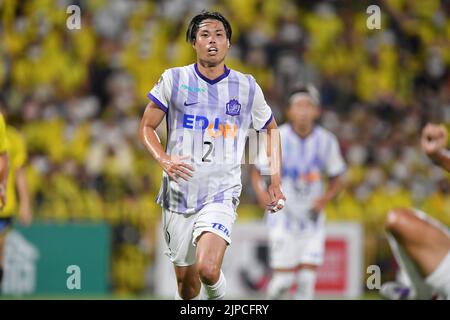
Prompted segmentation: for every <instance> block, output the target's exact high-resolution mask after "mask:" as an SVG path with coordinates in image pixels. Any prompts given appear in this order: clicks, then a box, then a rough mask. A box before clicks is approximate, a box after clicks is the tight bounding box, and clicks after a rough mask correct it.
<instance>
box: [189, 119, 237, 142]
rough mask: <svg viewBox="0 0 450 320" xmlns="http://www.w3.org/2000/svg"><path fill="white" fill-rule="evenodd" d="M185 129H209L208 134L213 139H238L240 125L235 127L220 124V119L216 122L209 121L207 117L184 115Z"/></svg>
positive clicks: (215, 120)
mask: <svg viewBox="0 0 450 320" xmlns="http://www.w3.org/2000/svg"><path fill="white" fill-rule="evenodd" d="M183 128H186V129H199V130H205V129H208V134H209V135H210V136H211V137H214V138H216V137H220V136H221V135H223V136H224V138H226V137H232V138H234V139H235V138H236V136H237V132H238V128H239V127H238V125H237V124H234V125H233V127H232V126H231V125H230V124H229V123H225V124H223V123H220V119H219V118H215V119H214V121H210V120H208V118H207V117H205V116H201V115H193V114H186V113H185V114H184V115H183Z"/></svg>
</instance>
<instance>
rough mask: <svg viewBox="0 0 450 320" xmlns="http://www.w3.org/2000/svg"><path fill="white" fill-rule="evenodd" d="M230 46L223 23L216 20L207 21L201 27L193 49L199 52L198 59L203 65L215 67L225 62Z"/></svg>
mask: <svg viewBox="0 0 450 320" xmlns="http://www.w3.org/2000/svg"><path fill="white" fill-rule="evenodd" d="M228 44H229V41H228V39H227V34H226V32H225V28H224V26H223V23H222V22H220V21H218V20H214V19H206V20H203V21H202V22H201V23H200V25H199V28H198V31H197V36H196V38H195V43H194V44H193V47H194V49H195V51H196V52H197V59H198V60H199V61H200V62H201V63H202V64H203V65H205V66H207V67H214V66H217V65H219V64H220V63H222V62H223V61H224V60H225V56H226V55H227V53H228Z"/></svg>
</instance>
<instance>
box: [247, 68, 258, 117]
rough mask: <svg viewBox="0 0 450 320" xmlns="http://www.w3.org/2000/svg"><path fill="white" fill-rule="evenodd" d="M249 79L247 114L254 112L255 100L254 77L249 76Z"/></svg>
mask: <svg viewBox="0 0 450 320" xmlns="http://www.w3.org/2000/svg"><path fill="white" fill-rule="evenodd" d="M247 79H248V85H249V88H250V89H249V91H248V101H247V105H246V109H245V113H246V114H249V113H251V111H252V108H253V101H254V98H255V88H256V85H255V79H253V77H251V76H247Z"/></svg>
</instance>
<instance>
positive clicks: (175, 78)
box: [170, 68, 180, 105]
mask: <svg viewBox="0 0 450 320" xmlns="http://www.w3.org/2000/svg"><path fill="white" fill-rule="evenodd" d="M172 77H173V85H172V94H171V96H170V104H171V105H174V104H175V103H176V101H177V97H178V91H179V82H180V69H178V68H176V69H172Z"/></svg>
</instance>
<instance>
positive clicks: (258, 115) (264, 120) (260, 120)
mask: <svg viewBox="0 0 450 320" xmlns="http://www.w3.org/2000/svg"><path fill="white" fill-rule="evenodd" d="M272 117H273V115H272V109H270V107H269V105H268V104H267V102H266V100H265V99H264V94H263V92H262V90H261V87H260V86H259V85H258V84H257V83H255V98H254V100H253V108H252V120H253V127H254V128H255V129H256V130H261V129H264V128H265V127H267V125H268V124H269V123H270V121H272Z"/></svg>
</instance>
